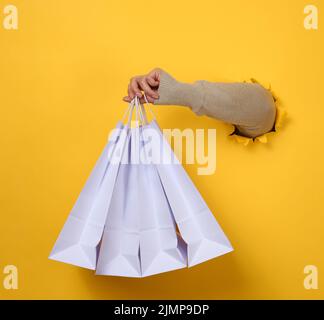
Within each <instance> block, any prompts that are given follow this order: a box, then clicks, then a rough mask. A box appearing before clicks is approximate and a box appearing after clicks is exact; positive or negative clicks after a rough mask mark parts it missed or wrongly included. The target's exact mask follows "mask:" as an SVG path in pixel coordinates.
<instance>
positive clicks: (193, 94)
mask: <svg viewBox="0 0 324 320" xmlns="http://www.w3.org/2000/svg"><path fill="white" fill-rule="evenodd" d="M158 92H159V96H160V97H159V99H158V100H155V102H154V104H156V105H180V106H187V107H190V108H191V109H192V111H194V112H195V113H196V114H197V115H207V116H210V117H213V118H216V119H219V120H222V121H224V122H227V123H231V124H233V125H235V127H236V129H237V130H238V131H239V132H240V133H241V134H242V135H244V136H248V137H251V138H255V137H257V136H260V135H262V134H264V133H267V132H269V131H271V129H272V128H273V126H274V122H275V117H276V107H275V104H274V100H273V97H272V95H271V93H270V92H269V91H268V90H266V89H265V88H263V87H262V86H261V85H259V84H255V83H221V82H208V81H204V80H200V81H196V82H194V83H192V84H189V83H183V82H179V81H177V80H176V79H174V78H173V77H172V76H171V75H169V74H168V73H167V72H165V71H161V77H160V85H159V90H158Z"/></svg>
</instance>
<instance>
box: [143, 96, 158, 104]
mask: <svg viewBox="0 0 324 320" xmlns="http://www.w3.org/2000/svg"><path fill="white" fill-rule="evenodd" d="M146 98H147V101H148V102H149V103H154V100H155V99H154V98H152V97H151V96H146ZM140 102H141V103H146V101H145V99H144V97H143V98H141V99H140Z"/></svg>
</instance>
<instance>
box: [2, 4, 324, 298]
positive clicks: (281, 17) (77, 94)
mask: <svg viewBox="0 0 324 320" xmlns="http://www.w3.org/2000/svg"><path fill="white" fill-rule="evenodd" d="M10 3H12V4H14V5H16V6H17V8H18V10H19V29H18V30H15V31H8V30H5V29H3V28H0V41H1V51H0V67H1V72H0V92H1V94H0V99H1V117H0V142H1V167H0V170H1V172H0V176H1V187H0V188H1V192H0V195H1V200H0V205H1V211H0V212H1V224H0V270H2V268H4V267H5V266H6V265H8V264H13V265H16V266H17V267H18V271H19V288H18V290H5V289H4V288H2V287H1V286H0V297H2V298H5V299H24V298H45V299H48V298H62V299H67V298H69V299H72V298H81V299H85V298H96V299H106V298H107V299H117V298H125V299H127V298H129V299H135V298H151V299H153V298H170V299H173V298H178V299H180V298H196V299H200V298H209V299H227V298H230V299H253V298H261V299H263V298H277V299H284V298H304V299H312V298H315V299H318V298H324V295H323V291H322V287H321V272H322V270H324V257H323V251H324V236H323V234H324V226H323V222H324V217H323V212H324V210H323V209H324V205H323V199H324V192H323V178H324V169H323V163H324V152H323V139H324V133H323V130H322V125H323V123H322V122H323V115H324V91H323V81H322V77H323V71H324V67H323V56H324V45H323V31H322V28H321V27H322V26H321V18H322V17H321V16H320V17H319V29H318V30H317V31H315V30H312V31H308V30H305V28H304V26H303V20H304V17H305V15H304V13H303V9H304V7H305V5H307V4H308V2H307V1H301V0H285V1H282V0H280V1H279V0H273V1H260V0H253V1H252V0H251V1H243V0H242V1H241V0H227V1H218V0H217V1H212V0H206V1H200V2H197V1H169V0H166V1H163V2H161V1H136V2H135V1H123V0H122V1H104V0H92V1H75V0H70V1H63V0H55V1H52V0H48V1H37V0H29V1H18V0H15V1H10ZM312 3H313V4H314V5H317V7H318V9H319V12H321V11H322V10H324V3H323V1H320V0H317V1H312ZM7 4H8V2H7V1H5V0H0V9H1V11H0V12H2V11H3V7H4V6H5V5H7ZM0 19H2V18H1V16H0ZM153 67H161V68H164V69H165V70H167V71H168V72H170V73H171V74H172V75H174V76H175V77H176V78H178V79H179V80H182V81H188V82H189V81H194V80H199V79H205V80H209V81H243V80H246V79H249V78H250V77H254V78H256V79H258V80H259V81H260V82H262V83H264V84H268V83H271V85H272V88H273V89H274V90H275V92H276V94H277V95H278V96H279V98H280V100H281V104H282V106H283V107H284V108H285V109H286V110H287V112H288V119H287V121H286V123H285V125H284V127H283V129H282V130H281V132H280V134H278V135H275V136H273V137H272V138H271V140H270V143H269V144H267V145H262V144H260V143H256V144H254V145H250V146H248V147H246V148H245V147H243V146H241V145H239V144H237V143H235V142H233V141H232V140H231V139H230V138H229V137H228V135H229V133H230V132H231V131H232V128H231V127H230V126H229V125H226V124H223V123H220V122H218V121H216V120H213V119H209V118H207V117H197V116H195V115H194V114H193V113H191V112H190V111H189V110H188V109H186V108H182V107H164V106H160V107H154V111H155V112H156V114H157V118H158V121H159V123H160V126H161V127H162V128H174V127H179V128H187V127H190V128H206V129H207V128H216V129H217V170H216V173H215V174H214V175H212V176H197V174H196V172H197V170H196V169H197V166H195V165H191V166H190V165H188V166H186V169H187V171H188V173H189V174H190V176H191V178H192V179H193V181H194V182H195V184H196V185H197V187H198V189H199V190H200V192H201V194H202V195H203V197H204V198H205V200H206V202H207V203H208V205H209V207H210V208H211V210H212V211H213V212H214V214H215V217H216V218H217V220H218V221H219V222H220V224H221V225H222V227H223V228H224V231H225V232H226V234H227V235H228V236H229V239H230V240H231V242H232V244H233V246H234V248H235V251H234V252H233V253H230V254H228V255H226V256H223V257H220V258H218V259H215V260H211V261H209V262H206V263H204V264H201V265H199V266H196V267H194V268H192V269H183V270H179V271H175V272H171V273H166V274H161V275H156V276H153V277H149V278H144V279H126V278H116V277H99V276H94V275H93V272H91V271H88V270H84V269H80V268H77V267H73V266H69V265H65V264H61V263H58V262H54V261H50V260H48V259H47V257H48V255H49V252H50V250H51V248H52V246H53V244H54V242H55V240H56V238H57V235H58V233H59V231H60V230H61V228H62V226H63V223H64V222H65V220H66V218H67V215H68V213H69V211H70V210H71V208H72V206H73V204H74V202H75V200H76V198H77V196H78V194H79V192H80V191H81V189H82V186H83V184H84V182H85V180H86V178H87V176H88V174H89V173H90V171H91V169H92V168H93V166H94V164H95V161H96V160H97V158H98V156H99V154H100V152H101V150H102V148H103V146H104V145H105V142H106V138H107V135H108V133H109V130H110V129H111V128H113V127H114V126H115V124H116V123H117V121H118V120H119V119H120V118H121V116H122V114H123V112H124V110H125V108H126V104H125V103H123V102H122V101H121V98H122V97H123V96H124V94H125V93H126V86H127V83H128V80H129V78H130V77H131V76H133V75H135V74H141V73H145V72H147V71H149V70H150V69H152V68H153ZM306 265H315V266H316V267H317V268H318V272H319V281H320V282H319V289H318V290H306V289H305V288H304V285H303V281H304V278H305V276H306V275H305V274H304V273H303V270H304V267H305V266H306ZM323 272H324V271H323ZM1 274H2V273H0V277H1ZM3 277H4V275H3Z"/></svg>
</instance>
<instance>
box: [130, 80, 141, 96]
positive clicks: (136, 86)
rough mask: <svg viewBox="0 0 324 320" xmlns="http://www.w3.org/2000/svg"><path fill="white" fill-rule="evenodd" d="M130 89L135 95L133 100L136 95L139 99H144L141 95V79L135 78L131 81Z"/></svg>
mask: <svg viewBox="0 0 324 320" xmlns="http://www.w3.org/2000/svg"><path fill="white" fill-rule="evenodd" d="M130 88H131V91H132V93H133V97H131V98H134V97H135V95H136V96H138V97H139V98H141V97H142V93H141V89H140V79H139V78H133V79H132V80H131V83H130Z"/></svg>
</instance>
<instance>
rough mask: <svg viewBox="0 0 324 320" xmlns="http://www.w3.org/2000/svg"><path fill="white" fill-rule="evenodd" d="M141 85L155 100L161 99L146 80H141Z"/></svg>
mask: <svg viewBox="0 0 324 320" xmlns="http://www.w3.org/2000/svg"><path fill="white" fill-rule="evenodd" d="M139 85H140V87H141V89H142V90H143V91H144V92H145V94H146V95H148V96H151V97H152V98H154V99H157V98H158V97H159V95H158V93H157V92H156V91H154V90H153V89H151V87H150V86H149V84H148V83H147V81H146V79H145V78H143V79H141V81H140V82H139Z"/></svg>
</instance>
